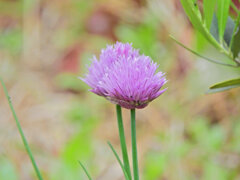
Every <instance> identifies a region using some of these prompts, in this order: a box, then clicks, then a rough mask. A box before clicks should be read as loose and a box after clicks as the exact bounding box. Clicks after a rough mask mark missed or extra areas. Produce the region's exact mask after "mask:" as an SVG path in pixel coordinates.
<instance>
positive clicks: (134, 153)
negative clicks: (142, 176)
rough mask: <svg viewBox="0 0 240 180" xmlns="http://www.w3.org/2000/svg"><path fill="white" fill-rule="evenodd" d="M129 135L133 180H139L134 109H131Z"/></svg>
mask: <svg viewBox="0 0 240 180" xmlns="http://www.w3.org/2000/svg"><path fill="white" fill-rule="evenodd" d="M131 135H132V160H133V174H134V180H139V172H138V158H137V136H136V113H135V109H131Z"/></svg>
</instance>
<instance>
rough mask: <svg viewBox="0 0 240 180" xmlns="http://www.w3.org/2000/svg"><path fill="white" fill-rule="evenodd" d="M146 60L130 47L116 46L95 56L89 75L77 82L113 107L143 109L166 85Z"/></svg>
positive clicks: (153, 66) (154, 65)
mask: <svg viewBox="0 0 240 180" xmlns="http://www.w3.org/2000/svg"><path fill="white" fill-rule="evenodd" d="M157 68H158V65H157V64H156V63H154V62H153V61H152V59H151V58H150V57H148V56H145V55H141V54H139V50H137V49H134V48H133V47H132V44H129V43H125V44H124V43H120V42H117V43H116V44H114V45H108V46H107V47H106V49H102V51H101V54H100V56H99V60H98V59H97V58H96V56H94V57H93V58H92V64H91V66H90V67H89V68H88V70H89V72H88V74H86V75H85V77H84V78H80V79H81V80H83V81H84V82H85V83H86V84H88V85H89V86H90V87H91V89H90V91H91V92H93V93H95V94H97V95H99V96H103V97H105V98H106V99H108V100H110V101H111V102H112V103H114V104H119V105H120V106H122V107H124V108H127V109H134V108H138V109H140V108H144V107H146V106H147V105H148V103H149V102H151V101H153V100H154V99H156V98H157V97H158V96H160V95H161V94H162V93H163V92H164V91H166V89H163V90H161V88H162V86H163V85H164V84H165V83H166V82H167V81H166V78H165V76H164V73H162V72H157Z"/></svg>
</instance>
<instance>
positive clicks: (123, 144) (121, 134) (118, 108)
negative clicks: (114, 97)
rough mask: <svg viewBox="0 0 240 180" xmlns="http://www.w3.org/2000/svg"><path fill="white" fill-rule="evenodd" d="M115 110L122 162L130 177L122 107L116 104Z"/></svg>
mask: <svg viewBox="0 0 240 180" xmlns="http://www.w3.org/2000/svg"><path fill="white" fill-rule="evenodd" d="M116 111H117V120H118V130H119V138H120V142H121V149H122V157H123V164H124V168H125V170H126V172H127V174H128V177H129V178H130V180H131V179H132V178H131V170H130V165H129V158H128V153H127V145H126V140H125V139H126V138H125V134H124V126H123V120H122V108H121V106H119V105H118V104H117V105H116Z"/></svg>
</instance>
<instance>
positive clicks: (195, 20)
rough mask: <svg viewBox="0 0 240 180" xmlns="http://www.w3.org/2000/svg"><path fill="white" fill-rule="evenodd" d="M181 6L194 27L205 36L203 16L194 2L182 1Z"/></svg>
mask: <svg viewBox="0 0 240 180" xmlns="http://www.w3.org/2000/svg"><path fill="white" fill-rule="evenodd" d="M181 4H182V6H183V8H184V10H185V12H186V14H187V16H188V18H189V19H190V21H191V23H192V24H193V26H194V27H195V28H196V29H197V30H198V31H200V32H201V33H203V34H205V30H204V27H203V24H202V16H201V13H200V11H199V8H198V6H197V5H196V3H194V2H193V1H192V0H181Z"/></svg>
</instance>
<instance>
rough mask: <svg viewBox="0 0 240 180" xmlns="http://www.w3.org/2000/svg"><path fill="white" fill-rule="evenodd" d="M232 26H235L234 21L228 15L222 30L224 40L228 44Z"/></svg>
mask: <svg viewBox="0 0 240 180" xmlns="http://www.w3.org/2000/svg"><path fill="white" fill-rule="evenodd" d="M234 27H235V23H234V21H233V19H232V18H231V17H230V16H228V19H227V25H226V29H225V32H224V41H225V42H226V43H227V45H228V46H229V45H230V42H231V39H232V36H233V31H234Z"/></svg>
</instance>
